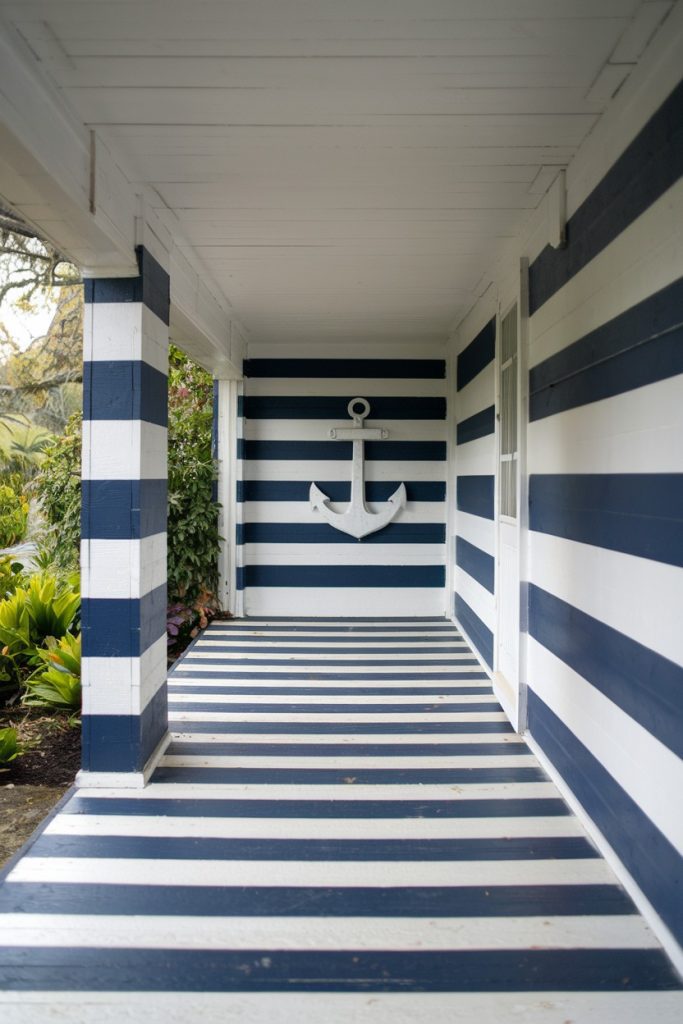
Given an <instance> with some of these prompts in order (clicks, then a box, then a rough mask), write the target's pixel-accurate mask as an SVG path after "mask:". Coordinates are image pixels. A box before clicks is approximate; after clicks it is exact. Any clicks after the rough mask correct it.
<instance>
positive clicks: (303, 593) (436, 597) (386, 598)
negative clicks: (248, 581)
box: [244, 587, 446, 616]
mask: <svg viewBox="0 0 683 1024" xmlns="http://www.w3.org/2000/svg"><path fill="white" fill-rule="evenodd" d="M244 603H245V611H246V613H247V615H258V614H263V612H267V614H269V615H286V614H287V612H291V610H292V609H293V608H296V609H297V610H298V611H301V612H304V613H305V614H306V615H315V613H316V611H320V609H321V608H324V609H325V611H326V612H331V613H332V614H337V615H339V614H342V615H343V614H344V613H346V614H348V613H349V612H353V614H354V616H356V615H372V614H373V613H374V612H376V611H377V609H378V608H382V609H386V608H387V607H390V608H391V610H392V611H393V612H394V614H397V615H400V614H401V613H403V614H404V615H409V614H410V613H411V612H414V611H415V608H421V609H423V610H424V611H425V612H427V614H430V613H431V614H432V615H443V614H444V613H445V610H446V595H445V592H444V588H443V587H247V588H246V590H245V591H244Z"/></svg>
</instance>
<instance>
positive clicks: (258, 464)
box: [243, 439, 446, 490]
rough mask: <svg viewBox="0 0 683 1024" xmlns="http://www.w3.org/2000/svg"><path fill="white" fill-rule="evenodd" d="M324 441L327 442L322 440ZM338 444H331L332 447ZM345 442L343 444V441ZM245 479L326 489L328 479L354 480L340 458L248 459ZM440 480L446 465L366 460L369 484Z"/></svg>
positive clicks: (443, 463) (349, 467)
mask: <svg viewBox="0 0 683 1024" xmlns="http://www.w3.org/2000/svg"><path fill="white" fill-rule="evenodd" d="M321 440H323V439H321ZM335 443H337V442H334V441H330V442H329V444H335ZM339 443H341V442H339ZM243 461H244V479H245V480H302V481H305V482H306V483H309V482H315V483H317V484H319V485H320V486H321V488H322V489H323V490H325V487H324V483H325V481H326V480H346V479H350V472H351V465H350V462H349V461H348V460H347V461H344V460H339V459H325V460H324V461H323V460H321V459H300V458H291V459H245V460H243ZM397 475H399V476H400V479H401V480H437V481H442V480H445V479H446V462H445V460H444V461H443V462H441V461H440V462H429V461H427V460H424V461H422V460H420V461H419V462H410V461H409V460H408V459H401V460H393V461H392V460H383V461H380V460H379V459H366V461H365V479H366V481H367V480H369V481H375V480H378V481H381V480H395V479H396V477H397Z"/></svg>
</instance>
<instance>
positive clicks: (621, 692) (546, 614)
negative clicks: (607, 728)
mask: <svg viewBox="0 0 683 1024" xmlns="http://www.w3.org/2000/svg"><path fill="white" fill-rule="evenodd" d="M529 633H530V634H531V636H533V637H534V639H535V640H538V642H539V643H540V644H543V646H544V647H546V648H547V649H548V650H549V651H552V653H553V654H554V655H555V656H556V657H558V658H559V659H560V660H561V661H563V662H565V664H566V665H569V666H570V667H571V668H573V669H574V671H575V672H578V674H579V675H580V676H583V678H584V679H587V680H588V682H589V683H591V684H592V685H593V686H594V687H595V688H596V689H597V690H599V691H600V693H603V694H604V695H605V696H606V697H608V698H609V699H610V700H611V701H613V702H614V703H615V704H617V705H618V707H620V708H621V709H622V711H625V712H626V714H627V715H630V716H631V718H633V719H635V721H636V722H638V724H639V725H642V727H643V728H644V729H647V730H648V732H651V733H652V735H653V736H655V737H656V738H657V739H658V740H659V741H660V743H663V744H664V745H665V746H667V747H669V749H670V750H673V751H674V753H675V754H678V756H679V757H683V702H682V701H681V696H682V695H683V668H682V667H681V666H680V665H676V664H675V662H673V661H669V660H668V658H663V657H662V656H661V654H657V653H656V652H655V651H652V650H650V649H649V648H648V647H644V646H643V645H642V644H639V643H636V641H635V640H632V639H631V638H630V637H628V636H625V634H624V633H619V632H617V630H616V629H612V628H611V626H607V625H606V624H605V623H604V622H600V621H598V619H594V618H592V617H591V616H590V615H586V614H585V612H582V611H579V609H578V608H574V607H573V606H572V605H570V604H567V603H566V602H565V601H561V600H560V599H559V598H558V597H555V596H554V595H553V594H549V593H547V592H546V591H545V590H541V588H540V587H537V586H536V585H535V584H533V583H530V584H529Z"/></svg>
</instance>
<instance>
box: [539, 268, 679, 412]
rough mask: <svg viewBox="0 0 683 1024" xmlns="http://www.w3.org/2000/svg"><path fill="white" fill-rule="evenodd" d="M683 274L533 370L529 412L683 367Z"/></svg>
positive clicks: (600, 395)
mask: <svg viewBox="0 0 683 1024" xmlns="http://www.w3.org/2000/svg"><path fill="white" fill-rule="evenodd" d="M681 309H683V278H681V279H679V280H678V281H675V282H674V283H673V284H671V285H669V286H668V287H667V288H663V289H662V290H661V291H659V292H656V293H655V294H654V295H651V296H650V297H649V298H647V299H645V300H644V301H643V302H639V303H638V304H637V305H636V306H632V307H631V309H628V310H626V312H625V313H621V314H620V315H619V316H616V317H614V319H612V320H609V321H608V322H607V323H606V324H603V325H602V326H601V327H598V328H597V329H596V330H594V331H591V332H590V334H587V335H585V336H584V337H583V338H581V339H580V340H579V341H576V342H574V344H573V345H568V346H567V348H565V349H563V350H562V351H561V352H558V353H557V355H554V356H551V357H550V358H549V359H546V360H545V361H544V362H542V363H539V364H538V366H535V367H534V368H533V369H532V370H531V371H530V373H529V387H530V396H529V418H530V419H531V420H539V419H542V418H543V417H544V416H553V415H555V414H556V413H560V412H564V411H565V410H566V409H575V408H576V407H577V406H581V405H586V404H587V403H589V402H599V401H601V400H602V399H605V398H611V397H612V396H613V395H621V394H623V393H624V392H626V391H632V390H634V389H635V388H642V387H644V386H645V385H646V384H653V383H654V382H655V381H659V380H665V379H666V378H668V377H673V376H675V375H676V374H679V373H683V317H682V314H681Z"/></svg>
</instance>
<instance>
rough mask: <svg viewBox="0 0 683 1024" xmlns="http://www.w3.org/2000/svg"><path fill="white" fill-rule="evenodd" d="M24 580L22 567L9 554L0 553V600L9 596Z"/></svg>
mask: <svg viewBox="0 0 683 1024" xmlns="http://www.w3.org/2000/svg"><path fill="white" fill-rule="evenodd" d="M23 581H24V567H23V565H22V564H21V562H15V561H14V559H13V558H12V556H11V555H0V601H2V600H4V598H6V597H10V596H11V595H12V594H13V593H14V591H15V590H16V589H17V587H19V586H21V584H22V583H23Z"/></svg>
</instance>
